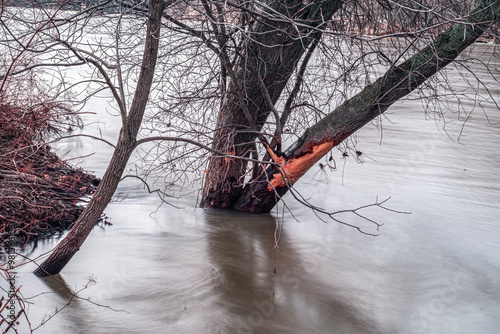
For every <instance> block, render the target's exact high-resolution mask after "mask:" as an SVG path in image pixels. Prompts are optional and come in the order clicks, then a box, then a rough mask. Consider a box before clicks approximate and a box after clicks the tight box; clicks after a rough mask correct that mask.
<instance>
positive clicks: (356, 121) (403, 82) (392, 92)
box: [233, 0, 500, 213]
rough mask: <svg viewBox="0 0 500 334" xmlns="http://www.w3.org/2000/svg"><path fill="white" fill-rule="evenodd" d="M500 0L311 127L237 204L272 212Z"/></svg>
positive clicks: (466, 40)
mask: <svg viewBox="0 0 500 334" xmlns="http://www.w3.org/2000/svg"><path fill="white" fill-rule="evenodd" d="M499 16H500V2H499V1H495V0H488V1H483V2H482V3H481V4H480V5H478V6H477V7H476V8H475V9H474V10H473V11H472V12H471V15H470V17H469V19H468V22H467V23H466V24H459V23H456V24H454V25H453V26H452V27H451V28H450V29H448V30H447V31H446V32H444V33H442V34H441V35H439V36H438V37H437V38H436V40H434V42H433V43H432V44H431V45H430V46H428V47H426V48H424V49H422V50H421V51H420V52H418V53H417V54H416V55H414V56H413V57H411V58H410V59H408V60H407V61H405V62H403V63H402V64H401V65H396V66H394V67H392V68H391V69H390V70H389V71H388V72H387V73H386V74H385V75H384V76H383V77H381V78H379V79H378V80H377V81H376V82H374V83H373V84H371V85H369V86H367V87H366V88H365V89H364V90H363V91H361V92H360V93H358V94H357V95H356V96H354V97H353V98H351V99H349V100H348V101H346V102H345V103H344V104H342V105H341V106H339V107H338V108H336V109H335V110H334V111H333V112H332V113H330V114H328V115H327V116H325V117H324V118H323V119H322V120H321V121H319V122H318V123H316V124H315V125H314V126H312V127H310V128H309V129H307V130H306V132H305V133H304V135H303V136H302V137H301V138H300V139H299V140H298V141H297V142H296V143H295V144H293V145H292V146H291V147H290V148H289V149H288V150H287V151H286V152H285V153H284V155H283V156H282V157H276V158H275V159H276V161H275V162H276V163H279V164H280V166H276V165H273V166H270V167H269V168H268V169H267V170H266V172H264V173H262V174H261V175H260V177H259V178H257V179H256V180H255V181H254V182H251V183H249V184H247V185H246V187H245V189H244V191H243V193H242V195H241V196H240V198H239V199H238V201H237V202H236V203H235V204H234V206H233V208H235V209H237V210H240V211H246V212H254V213H259V212H269V211H270V210H271V209H272V208H273V207H274V206H275V205H276V203H277V202H278V201H279V200H280V199H281V197H282V196H283V195H284V194H285V193H286V192H287V191H288V190H289V189H290V187H291V186H292V185H293V184H294V183H295V182H296V181H297V180H298V179H299V178H300V177H302V175H304V174H305V173H306V172H307V171H308V170H309V168H311V167H312V166H313V165H314V164H315V163H316V162H317V161H318V160H319V159H321V158H322V157H323V156H325V155H326V154H327V153H328V152H329V151H330V150H331V149H332V148H334V147H335V146H337V145H338V144H340V143H341V142H342V141H343V140H344V139H345V138H347V137H349V136H350V135H351V134H353V133H354V132H355V131H357V130H358V129H360V128H361V127H362V126H364V125H365V124H366V123H368V122H370V121H371V120H372V119H374V118H375V117H377V116H379V115H380V114H382V113H383V112H385V111H386V110H387V108H389V106H390V105H392V104H393V103H394V102H396V101H397V100H398V99H400V98H402V97H404V96H406V95H408V94H409V93H411V92H412V91H413V90H414V89H415V88H417V87H418V86H419V85H420V84H422V83H423V82H424V81H425V80H427V79H428V78H430V77H431V76H432V75H433V74H435V73H436V72H438V71H439V70H440V69H442V68H443V67H445V66H446V65H448V64H449V63H450V62H452V61H453V60H454V59H455V58H456V57H457V56H458V55H459V54H460V53H461V52H462V51H463V50H464V49H465V48H467V47H468V46H469V45H471V44H472V43H473V42H474V41H475V40H476V39H477V38H478V37H479V36H480V35H481V34H482V33H483V32H484V31H485V30H487V29H488V28H489V27H490V25H491V24H492V22H496V21H498V20H499Z"/></svg>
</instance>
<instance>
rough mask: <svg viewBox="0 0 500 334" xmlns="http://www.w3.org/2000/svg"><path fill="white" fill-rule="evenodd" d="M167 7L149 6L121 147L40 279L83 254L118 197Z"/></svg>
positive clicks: (160, 3) (40, 270)
mask: <svg viewBox="0 0 500 334" xmlns="http://www.w3.org/2000/svg"><path fill="white" fill-rule="evenodd" d="M163 6H164V4H163V1H162V0H151V1H150V2H149V12H148V28H147V33H146V43H145V45H144V54H143V59H142V67H141V72H140V74H139V78H138V81H137V89H136V92H135V95H134V98H133V100H132V103H131V106H130V112H129V114H128V116H127V119H126V126H125V127H123V128H122V129H121V131H120V136H119V138H118V143H117V145H116V148H115V151H114V153H113V156H112V158H111V161H110V162H109V165H108V168H107V169H106V172H105V173H104V176H103V177H102V180H101V182H100V183H99V186H98V188H97V190H96V192H95V194H94V195H93V196H92V199H91V200H90V202H89V204H88V205H87V206H86V207H85V209H84V211H83V212H82V214H81V215H80V217H79V218H78V220H77V221H76V222H75V224H74V226H73V227H72V228H71V230H70V232H69V233H68V235H66V237H64V239H63V240H62V241H61V242H60V243H59V244H58V245H57V246H56V248H55V249H54V250H53V251H52V253H51V254H50V256H49V257H48V258H47V259H46V260H45V261H44V262H43V263H42V264H41V265H40V266H39V267H38V268H37V269H36V270H35V271H34V274H35V275H37V276H49V275H54V274H57V273H59V272H60V271H61V270H62V269H63V268H64V267H65V266H66V264H67V263H68V262H69V261H70V260H71V258H72V257H73V255H75V253H76V252H77V251H78V250H80V247H81V246H82V244H83V242H84V241H85V239H86V238H87V237H88V235H89V234H90V232H91V231H92V229H93V228H94V226H95V225H96V224H97V222H98V221H99V219H100V218H101V215H102V213H103V212H104V209H105V208H106V206H107V205H108V204H109V202H110V201H111V197H112V196H113V194H114V193H115V190H116V188H117V186H118V183H119V182H120V179H121V177H122V174H123V171H124V170H125V167H126V165H127V162H128V159H129V158H130V155H131V154H132V152H133V150H134V148H135V143H136V138H137V133H138V132H139V128H140V126H141V123H142V118H143V115H144V111H145V109H146V104H147V101H148V97H149V92H150V90H151V85H152V82H153V76H154V70H155V66H156V59H157V54H158V46H159V37H160V27H161V15H162V11H163Z"/></svg>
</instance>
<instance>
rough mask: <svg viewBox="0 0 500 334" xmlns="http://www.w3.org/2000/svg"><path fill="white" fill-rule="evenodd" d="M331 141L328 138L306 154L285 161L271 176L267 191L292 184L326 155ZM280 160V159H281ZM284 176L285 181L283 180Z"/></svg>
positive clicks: (331, 144)
mask: <svg viewBox="0 0 500 334" xmlns="http://www.w3.org/2000/svg"><path fill="white" fill-rule="evenodd" d="M333 146H334V145H333V140H331V139H330V138H329V139H328V140H326V141H323V142H321V143H318V144H316V145H313V146H312V147H310V150H309V152H308V153H306V154H304V155H302V156H300V157H298V158H295V159H291V160H288V161H286V162H285V163H284V164H282V165H281V172H277V173H275V174H273V176H272V178H271V182H270V184H269V185H268V186H267V189H268V190H273V189H275V188H278V187H284V186H286V185H292V184H294V183H295V182H296V181H297V180H298V179H300V178H301V177H302V176H303V175H304V174H305V173H306V172H307V171H308V170H309V168H311V167H312V166H313V165H314V164H315V163H316V162H317V161H318V160H319V159H321V158H322V157H323V156H325V154H327V153H328V152H329V151H330V150H331V149H332V148H333ZM281 159H282V158H281ZM283 175H285V180H286V182H285V180H284V179H283Z"/></svg>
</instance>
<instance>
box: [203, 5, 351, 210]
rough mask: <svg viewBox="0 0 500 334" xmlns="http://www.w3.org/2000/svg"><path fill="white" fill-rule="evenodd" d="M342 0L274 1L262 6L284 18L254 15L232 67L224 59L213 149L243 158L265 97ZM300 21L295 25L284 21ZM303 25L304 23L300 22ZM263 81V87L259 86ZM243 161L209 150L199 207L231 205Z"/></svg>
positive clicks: (276, 92) (262, 118)
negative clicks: (225, 78)
mask: <svg viewBox="0 0 500 334" xmlns="http://www.w3.org/2000/svg"><path fill="white" fill-rule="evenodd" d="M342 3H343V1H336V0H335V1H333V0H332V1H324V2H321V3H318V4H306V3H304V2H303V1H298V0H293V1H286V2H285V1H274V2H269V3H268V5H269V6H270V8H272V11H271V12H278V13H280V14H281V15H282V16H284V17H288V18H289V21H288V20H283V21H279V22H277V21H272V20H269V21H268V20H266V19H262V20H257V21H256V23H255V24H254V25H253V27H252V29H251V32H250V33H249V38H247V40H246V41H245V42H244V43H243V46H242V47H241V48H240V49H241V50H240V51H239V52H240V57H239V58H238V61H237V63H236V65H235V66H234V68H232V67H231V66H230V65H229V64H227V63H226V68H225V70H226V71H227V72H228V73H230V74H231V75H230V83H229V87H228V89H227V92H226V95H225V97H224V100H223V103H222V108H221V111H220V114H219V119H218V122H217V126H216V128H217V129H219V130H218V131H216V132H215V134H214V143H215V145H214V147H213V148H214V149H215V150H217V151H219V152H225V153H227V154H231V155H237V156H242V157H249V156H250V155H251V154H252V151H253V150H254V149H253V145H255V144H254V142H255V139H256V138H259V140H261V141H262V142H266V140H265V138H263V136H262V135H260V131H261V130H262V127H263V125H264V124H265V122H266V120H267V118H268V117H269V115H270V113H271V110H272V109H271V107H270V106H269V105H268V104H269V103H268V101H267V100H266V96H267V97H268V98H269V100H271V102H272V104H273V105H274V104H275V103H276V101H277V100H278V98H279V97H280V95H281V93H282V91H283V89H284V88H285V86H286V85H287V83H288V81H289V79H290V77H291V76H292V74H293V72H294V71H295V69H296V67H297V64H298V62H299V61H300V59H301V58H302V56H303V54H304V52H305V51H306V50H307V49H308V48H309V47H310V46H311V44H312V43H314V41H315V40H316V39H318V38H320V36H321V34H319V33H317V32H316V31H315V30H314V29H313V28H324V25H325V24H326V22H328V20H330V19H331V18H332V16H333V14H334V13H335V12H336V11H337V10H338V9H339V8H340V7H341V5H342ZM292 21H296V22H301V23H303V24H304V25H301V26H295V25H292V24H291V23H290V22H292ZM305 26H307V27H305ZM263 86H264V89H263ZM246 171H247V162H246V161H243V160H239V159H227V158H224V157H220V156H216V155H213V156H212V157H211V159H210V162H209V167H208V169H207V175H206V176H205V182H204V186H203V194H202V200H201V207H204V208H231V207H232V206H233V204H234V203H235V201H236V200H237V199H238V198H239V197H240V196H241V192H242V190H243V185H244V182H243V180H244V178H245V173H246Z"/></svg>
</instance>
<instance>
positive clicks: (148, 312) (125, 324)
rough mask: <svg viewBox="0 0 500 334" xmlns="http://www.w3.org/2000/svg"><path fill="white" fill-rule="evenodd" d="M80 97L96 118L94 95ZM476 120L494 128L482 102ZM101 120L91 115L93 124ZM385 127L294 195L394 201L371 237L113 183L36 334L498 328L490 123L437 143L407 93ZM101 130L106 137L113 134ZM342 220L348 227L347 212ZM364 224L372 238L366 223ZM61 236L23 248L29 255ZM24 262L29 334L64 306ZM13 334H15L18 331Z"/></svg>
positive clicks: (328, 201) (352, 204)
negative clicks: (101, 218) (166, 199)
mask: <svg viewBox="0 0 500 334" xmlns="http://www.w3.org/2000/svg"><path fill="white" fill-rule="evenodd" d="M478 48H479V50H480V51H481V52H482V50H483V49H482V48H486V46H480V47H478ZM496 64H497V65H498V66H497V68H500V65H499V61H498V59H497V61H496ZM480 71H481V69H480V68H479V67H478V68H477V69H473V72H474V73H476V74H477V73H479V72H480ZM459 84H460V83H458V85H459ZM497 93H498V92H497ZM479 94H485V92H484V91H480V92H479ZM496 98H497V101H498V96H496ZM89 103H90V104H89V109H92V108H94V107H95V108H101V109H102V101H101V102H99V101H94V102H92V101H90V102H89ZM92 103H94V105H92ZM449 103H454V101H449ZM468 105H470V104H467V103H466V104H465V107H467V106H468ZM452 109H453V108H452ZM486 113H487V114H488V116H489V117H490V121H492V122H494V121H499V120H500V115H499V110H498V109H496V108H495V107H494V106H492V105H489V106H488V105H486ZM106 115H108V114H106V113H105V112H102V114H101V115H99V117H101V124H102V122H103V121H102V118H105V117H108V116H109V115H108V116H106ZM388 118H389V119H384V121H383V127H384V130H383V132H382V133H381V132H380V131H379V130H378V129H377V128H376V127H375V126H373V125H369V126H367V127H365V128H364V129H362V130H361V131H360V132H359V133H358V134H357V149H358V150H360V151H361V152H362V153H363V154H362V155H361V158H363V159H364V163H357V162H356V161H355V158H354V157H353V156H352V154H351V155H350V156H349V157H347V158H344V159H343V158H342V156H341V154H340V152H336V153H335V161H336V165H337V169H336V170H335V171H330V172H328V171H326V170H322V169H320V168H319V167H315V169H314V170H311V171H310V172H309V173H308V174H307V175H306V176H305V177H304V179H302V180H301V181H300V182H299V183H298V184H297V186H296V187H297V189H298V190H299V191H300V192H301V193H302V195H303V196H304V197H306V198H310V201H311V203H314V204H315V205H318V206H321V207H323V208H327V209H329V210H342V209H354V208H356V207H359V206H363V205H366V204H370V203H373V202H374V201H376V199H377V198H378V200H379V201H380V200H383V199H386V198H388V197H391V199H390V200H389V201H388V202H387V203H386V204H385V205H386V206H387V207H389V208H391V209H394V210H398V211H404V212H411V214H404V213H395V212H392V211H386V210H382V209H380V208H369V209H367V210H365V211H361V212H360V213H363V214H366V215H367V216H368V217H369V218H372V219H375V220H376V221H378V222H381V223H384V225H383V226H382V227H381V228H380V235H379V236H376V237H373V236H369V235H364V234H361V233H359V232H358V231H357V230H355V229H353V228H350V227H348V226H345V225H342V224H338V223H336V222H333V221H328V222H327V223H325V222H322V221H321V220H320V219H318V218H317V217H316V216H315V215H314V214H313V213H312V212H311V210H310V209H308V208H305V207H303V206H302V205H300V204H299V203H297V202H296V201H294V199H293V198H292V197H291V196H287V197H286V198H285V201H286V203H287V205H288V207H289V209H290V212H291V213H290V212H289V211H287V210H283V208H282V207H281V208H280V209H279V210H276V211H273V213H272V214H269V215H246V214H240V213H236V212H223V211H215V210H209V211H205V210H203V209H199V208H196V207H195V202H196V195H197V194H196V193H192V194H186V195H184V196H183V197H182V198H181V199H179V200H175V201H174V204H175V205H176V206H180V207H182V208H175V207H173V206H169V205H162V206H159V204H160V202H159V201H158V199H157V198H156V197H155V196H154V195H150V194H148V193H147V192H145V191H144V190H143V189H142V188H140V187H137V184H136V183H133V182H124V183H123V184H122V185H121V186H120V188H119V190H118V191H117V198H118V200H116V201H114V202H113V203H112V204H110V205H109V207H108V208H107V210H106V214H107V216H109V217H110V222H111V223H112V224H113V225H111V226H100V227H96V228H95V229H94V231H93V232H92V233H91V235H90V237H89V238H88V240H87V241H86V242H85V244H84V245H83V247H82V249H81V250H80V251H79V252H78V253H77V254H76V255H75V257H74V258H73V259H72V261H71V262H70V263H69V264H68V266H67V267H66V268H65V269H64V271H63V272H62V274H61V275H60V276H57V278H58V280H59V281H62V282H64V283H65V284H66V286H67V287H68V288H70V289H71V290H73V291H78V290H81V289H82V290H81V291H80V292H79V296H80V297H81V299H73V300H71V302H70V303H69V305H68V306H67V307H65V308H64V309H63V310H62V311H60V312H59V313H58V314H56V315H55V316H54V317H53V318H52V319H51V320H50V321H48V322H47V323H46V324H45V325H44V326H43V327H41V328H39V329H38V330H37V331H36V332H35V333H103V334H104V333H107V334H109V333H111V334H114V333H384V334H388V333H497V332H498V330H499V328H500V317H499V315H500V285H499V284H498V279H499V277H500V224H499V218H500V187H499V185H500V160H499V158H498V152H499V151H500V131H499V128H498V125H496V126H495V125H490V124H488V122H487V120H486V118H485V117H484V113H483V112H482V111H481V110H479V109H478V110H476V111H475V112H474V113H473V117H472V118H471V119H470V120H469V121H468V122H467V123H466V124H465V127H464V128H463V133H462V136H461V138H460V141H459V142H458V141H457V140H456V139H457V135H458V133H459V132H460V131H461V129H462V125H463V123H462V122H460V121H457V120H456V117H455V120H454V121H453V122H451V123H449V124H447V133H446V132H445V131H443V130H442V122H438V121H434V120H426V116H425V114H424V111H423V106H422V103H421V102H420V101H418V100H411V99H410V100H407V101H405V102H403V103H398V104H396V105H394V106H393V107H392V108H391V109H390V111H389V112H388ZM450 119H453V117H451V118H448V120H450ZM104 123H105V125H106V126H107V130H109V132H110V133H113V131H115V130H116V129H117V126H119V122H116V121H114V122H113V121H104ZM117 123H118V124H117ZM115 132H116V131H115ZM111 139H112V138H111ZM58 148H59V150H60V152H61V153H65V152H68V151H69V153H68V155H67V157H77V156H82V155H86V154H89V153H92V152H98V154H95V155H92V156H89V157H87V158H85V159H83V161H82V163H83V166H84V167H85V168H86V169H87V170H91V171H94V172H95V173H96V174H97V175H102V173H103V171H104V168H105V167H106V163H107V161H106V160H107V159H106V158H104V159H103V156H105V157H106V156H109V153H110V151H109V148H107V147H106V146H105V145H102V144H100V143H98V142H95V141H90V140H88V139H86V138H73V139H72V140H71V141H70V140H67V141H65V142H63V143H60V144H58ZM339 217H340V216H339ZM341 218H342V219H343V220H344V221H345V222H349V223H356V222H357V221H355V220H354V218H355V217H354V215H353V214H346V215H343V216H342V217H341ZM276 226H279V227H281V230H280V231H281V238H280V243H279V246H280V250H276V256H275V263H276V274H275V273H274V272H273V269H274V266H273V261H272V258H273V245H274V238H275V237H274V235H275V231H276ZM363 229H364V230H365V231H368V232H377V231H376V229H375V226H373V225H371V224H365V225H363ZM57 241H58V240H57V239H51V240H45V241H40V242H38V243H37V244H36V245H32V246H30V248H29V249H26V250H25V251H24V253H23V254H25V255H26V256H29V257H30V258H36V257H37V256H38V255H40V254H43V253H45V252H48V251H49V250H51V249H52V248H53V247H54V245H55V244H56V243H57ZM18 261H19V259H18ZM34 268H35V265H34V264H27V265H24V266H21V267H19V268H18V278H17V280H16V284H17V286H22V288H21V291H22V294H23V296H24V297H26V298H30V299H28V301H29V302H30V304H27V305H26V307H27V311H28V315H29V319H30V321H31V325H32V327H33V328H34V327H36V326H37V324H39V323H40V322H41V321H42V319H43V318H44V317H46V316H47V315H50V314H52V313H53V312H54V310H55V309H56V308H58V309H60V308H62V307H64V306H65V305H66V304H67V303H68V302H69V301H70V299H71V295H70V294H69V293H68V292H67V291H66V290H65V289H63V288H62V286H61V283H60V282H57V281H56V280H54V279H53V278H38V277H35V276H34V275H32V274H31V272H32V270H33V269H34ZM89 280H90V281H89ZM94 280H95V281H96V283H94V282H93V281H94ZM2 284H4V282H2ZM85 285H88V286H87V288H85V289H83V288H84V286H85ZM42 292H43V293H42ZM87 298H88V299H89V300H90V301H88V300H85V299H87ZM18 328H19V330H20V332H21V333H25V332H27V323H26V321H24V320H23V321H22V323H21V324H20V325H19V326H18Z"/></svg>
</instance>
